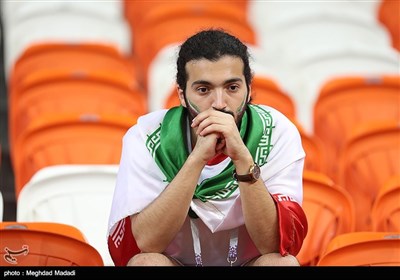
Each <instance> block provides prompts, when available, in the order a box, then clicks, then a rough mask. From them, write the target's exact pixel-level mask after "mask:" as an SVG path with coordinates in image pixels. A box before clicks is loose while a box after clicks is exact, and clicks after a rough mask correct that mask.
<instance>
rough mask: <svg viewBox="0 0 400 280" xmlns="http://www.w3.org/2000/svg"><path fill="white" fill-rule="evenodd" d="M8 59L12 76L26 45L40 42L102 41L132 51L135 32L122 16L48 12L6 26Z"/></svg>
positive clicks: (6, 59) (6, 52) (123, 51)
mask: <svg viewBox="0 0 400 280" xmlns="http://www.w3.org/2000/svg"><path fill="white" fill-rule="evenodd" d="M5 30H6V32H5V33H4V35H5V37H4V60H5V72H6V76H8V74H9V72H10V69H11V68H12V65H13V64H14V63H15V61H16V60H17V59H18V58H19V57H20V55H21V54H22V53H23V52H24V50H25V49H26V48H28V47H29V46H30V45H32V44H37V43H54V42H62V43H83V42H89V43H102V44H105V45H110V46H113V47H115V48H117V49H118V50H119V51H120V52H121V53H123V54H124V55H129V54H130V53H131V43H132V42H131V33H130V30H129V25H128V23H127V22H126V21H125V20H124V19H123V18H122V17H121V18H104V17H98V16H96V15H93V14H91V13H84V12H83V13H81V12H74V11H71V10H68V9H64V10H58V11H57V12H50V11H47V12H46V11H44V12H43V13H38V14H36V15H35V16H31V17H27V18H25V19H24V20H21V21H16V22H13V23H12V24H7V25H5Z"/></svg>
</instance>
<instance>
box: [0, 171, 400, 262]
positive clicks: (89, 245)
mask: <svg viewBox="0 0 400 280" xmlns="http://www.w3.org/2000/svg"><path fill="white" fill-rule="evenodd" d="M117 168H118V167H117V166H108V167H102V172H100V171H99V168H98V167H92V168H88V167H87V166H69V165H68V166H63V167H60V166H54V167H47V168H44V169H42V170H41V171H40V172H38V173H37V174H36V175H35V176H34V179H33V180H32V181H31V182H30V184H29V185H28V186H26V188H24V190H23V191H22V192H21V195H20V199H19V200H18V204H19V205H18V220H19V221H23V222H3V223H1V224H0V231H1V236H2V241H4V244H7V250H3V252H2V254H3V255H4V258H2V262H3V263H2V265H22V266H24V265H63V266H64V265H90V266H91V265H95V266H103V265H109V263H105V262H104V256H103V257H102V256H101V254H100V253H101V252H104V251H103V249H104V250H106V248H104V247H106V242H105V232H106V224H107V219H106V218H105V217H106V216H107V211H109V207H106V205H105V204H104V202H105V201H107V200H110V199H111V197H112V193H113V184H114V179H115V176H116V172H117ZM81 183H84V186H83V185H81ZM303 184H304V201H303V207H304V211H305V212H306V215H307V217H308V222H309V233H308V235H307V237H306V239H305V240H304V244H303V247H302V249H301V250H300V252H299V254H298V255H297V258H298V260H299V262H300V263H301V265H302V266H318V265H323V266H329V265H340V266H342V265H400V254H398V252H397V253H396V250H393V249H395V248H397V247H398V246H399V245H398V244H399V242H400V239H399V238H400V228H399V226H400V225H399V222H398V221H399V220H400V219H399V215H400V208H399V204H398V201H399V199H400V177H396V178H392V180H390V181H388V182H387V183H386V184H385V186H384V187H383V188H382V191H381V192H380V194H379V196H378V199H377V200H376V202H375V204H374V207H373V211H372V213H371V216H372V222H373V224H374V227H373V230H370V231H354V228H355V225H356V216H355V206H354V201H353V200H352V198H351V196H350V195H349V193H348V192H347V191H346V189H344V188H342V187H340V186H338V185H336V184H335V183H334V182H333V181H332V180H331V179H329V178H328V177H326V176H325V175H324V174H322V173H318V172H312V171H308V172H305V173H304V176H303ZM87 206H89V207H87ZM71 209H73V211H71ZM40 221H46V222H45V223H44V222H40ZM100 229H102V230H100ZM84 233H85V234H84ZM384 236H386V237H384ZM94 240H95V241H97V242H94V243H93V241H94ZM380 240H381V241H380ZM386 240H391V241H386ZM43 243H46V246H42V245H41V244H43ZM388 243H389V244H388ZM99 248H102V250H99ZM24 249H25V251H24V252H22V251H23V250H24ZM338 250H339V252H338ZM342 250H343V252H342V253H341V252H340V251H342ZM382 250H383V251H382ZM13 252H14V254H13ZM17 252H19V254H18V253H17ZM372 252H386V253H385V254H371V253H372ZM336 254H340V256H341V257H336V256H335V255H336ZM6 255H9V256H8V257H6ZM83 256H86V257H83ZM88 256H89V257H88ZM355 256H358V257H355ZM11 261H12V262H11Z"/></svg>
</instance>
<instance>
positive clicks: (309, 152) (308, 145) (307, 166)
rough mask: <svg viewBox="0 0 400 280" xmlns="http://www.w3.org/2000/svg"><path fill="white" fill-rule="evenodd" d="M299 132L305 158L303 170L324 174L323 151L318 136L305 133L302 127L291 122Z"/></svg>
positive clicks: (295, 121)
mask: <svg viewBox="0 0 400 280" xmlns="http://www.w3.org/2000/svg"><path fill="white" fill-rule="evenodd" d="M292 122H293V123H294V124H295V125H296V127H297V129H298V130H299V133H300V137H301V144H302V145H303V149H304V152H305V153H306V158H305V160H304V170H310V171H315V172H319V173H324V174H325V172H326V166H325V150H324V146H323V145H322V143H321V141H320V139H319V138H318V136H316V135H314V134H311V133H309V132H307V131H306V130H305V129H304V127H303V126H302V125H301V124H300V123H299V122H298V121H297V120H295V119H294V120H292Z"/></svg>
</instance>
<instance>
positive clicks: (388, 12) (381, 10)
mask: <svg viewBox="0 0 400 280" xmlns="http://www.w3.org/2000/svg"><path fill="white" fill-rule="evenodd" d="M399 10H400V1H392V0H381V1H379V4H378V12H377V19H378V20H379V22H380V23H381V24H382V25H383V26H384V27H385V28H386V29H387V31H388V33H389V34H390V39H391V44H392V46H393V47H394V48H395V49H397V50H398V51H400V33H399V26H400V13H399Z"/></svg>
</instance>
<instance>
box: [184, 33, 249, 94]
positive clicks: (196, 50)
mask: <svg viewBox="0 0 400 280" xmlns="http://www.w3.org/2000/svg"><path fill="white" fill-rule="evenodd" d="M224 55H231V56H236V57H239V58H240V59H241V60H242V61H243V64H244V68H243V75H244V77H245V80H246V86H247V91H249V86H250V84H251V79H252V73H251V69H250V65H249V52H248V49H247V46H246V45H245V44H243V43H242V42H241V41H240V40H239V39H238V38H236V37H235V36H233V35H231V34H229V33H227V32H226V31H224V30H222V29H207V30H203V31H200V32H199V33H196V34H195V35H193V36H191V37H189V38H188V39H187V40H186V41H185V42H184V43H183V44H182V45H181V46H180V50H179V54H178V59H177V74H176V82H177V84H178V85H179V87H180V88H181V89H182V90H183V92H186V82H187V79H188V76H187V73H186V68H185V66H186V64H187V63H188V62H189V61H191V60H197V59H202V58H205V59H208V60H213V61H216V60H218V59H219V58H221V57H222V56H224Z"/></svg>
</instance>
